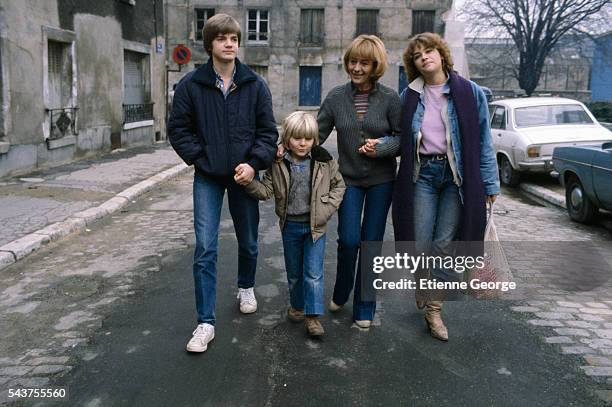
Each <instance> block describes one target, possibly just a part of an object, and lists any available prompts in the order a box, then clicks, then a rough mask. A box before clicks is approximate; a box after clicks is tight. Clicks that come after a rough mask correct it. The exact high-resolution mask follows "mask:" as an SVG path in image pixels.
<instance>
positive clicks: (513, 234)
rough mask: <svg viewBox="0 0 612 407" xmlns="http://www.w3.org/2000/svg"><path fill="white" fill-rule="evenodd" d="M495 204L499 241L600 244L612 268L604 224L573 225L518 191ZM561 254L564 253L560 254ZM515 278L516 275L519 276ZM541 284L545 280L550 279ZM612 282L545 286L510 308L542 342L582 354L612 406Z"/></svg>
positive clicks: (562, 214) (585, 366) (563, 214)
mask: <svg viewBox="0 0 612 407" xmlns="http://www.w3.org/2000/svg"><path fill="white" fill-rule="evenodd" d="M503 192H504V196H502V197H501V199H500V200H499V201H498V203H497V204H496V209H495V221H496V226H497V231H498V235H499V238H500V240H501V241H533V243H534V246H533V250H534V252H536V253H537V252H538V246H540V247H542V246H545V247H546V246H548V247H550V246H553V247H554V244H555V242H569V243H562V246H558V247H569V246H571V242H574V244H576V245H580V244H581V243H584V242H596V243H598V244H599V245H600V246H601V247H603V248H604V250H603V251H600V254H601V256H602V257H605V258H604V259H603V260H605V261H608V263H607V266H608V267H607V270H606V271H607V272H610V270H611V269H612V268H611V266H610V264H611V263H610V262H609V261H610V260H611V259H612V233H611V232H610V231H608V230H606V229H604V228H603V227H602V226H588V225H582V224H578V223H575V222H570V221H569V218H568V216H567V213H566V212H565V211H564V210H562V209H556V208H549V207H543V206H538V205H533V204H532V203H530V202H529V201H525V200H524V199H522V198H520V195H518V192H516V191H513V190H508V189H506V190H504V191H503ZM559 254H560V253H559ZM515 277H516V276H515ZM538 277H543V279H542V280H543V281H544V282H546V281H547V280H546V276H538ZM610 277H611V276H610V275H608V277H607V278H608V280H607V281H605V282H604V283H603V284H601V285H600V286H598V287H595V288H593V289H591V290H589V291H576V292H570V291H567V290H561V289H555V287H554V286H551V285H550V284H548V285H547V284H541V286H540V288H538V289H537V290H536V291H535V292H531V294H533V296H532V297H531V298H530V299H527V300H526V301H524V304H523V305H517V306H514V307H512V310H514V311H516V312H518V313H521V314H524V315H525V318H526V322H527V323H528V324H530V325H532V326H533V329H534V330H537V331H538V332H539V333H541V335H542V336H543V340H544V341H545V342H546V343H548V344H550V346H553V347H555V348H557V350H558V351H559V352H560V353H562V354H567V355H580V356H581V357H582V360H583V366H581V369H582V370H583V371H584V373H585V374H586V375H588V376H591V377H592V379H593V380H594V381H596V382H597V383H600V384H601V390H598V395H599V396H600V397H601V398H602V399H603V400H605V401H607V402H610V403H612V284H611V280H610Z"/></svg>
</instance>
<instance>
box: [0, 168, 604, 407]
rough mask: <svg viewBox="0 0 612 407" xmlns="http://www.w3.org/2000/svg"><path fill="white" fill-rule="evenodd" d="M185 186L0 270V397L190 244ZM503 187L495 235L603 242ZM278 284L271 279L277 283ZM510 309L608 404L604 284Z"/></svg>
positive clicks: (84, 354)
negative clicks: (572, 363) (573, 363)
mask: <svg viewBox="0 0 612 407" xmlns="http://www.w3.org/2000/svg"><path fill="white" fill-rule="evenodd" d="M190 183H191V174H187V175H184V176H181V177H180V178H178V179H176V180H173V181H170V182H169V186H168V187H167V188H164V189H163V190H161V191H156V192H155V196H156V198H155V199H154V198H153V197H152V194H151V193H149V194H148V195H144V196H143V197H141V198H140V200H139V202H138V203H137V204H136V205H132V206H130V207H127V208H126V209H124V210H122V212H121V213H118V214H116V215H114V216H113V217H111V218H109V219H105V220H103V221H101V222H100V223H99V224H96V225H95V229H94V230H92V231H91V232H86V233H83V234H78V235H74V236H71V237H69V238H67V239H65V240H64V241H61V242H59V243H52V244H50V245H49V246H47V247H46V248H44V249H42V250H41V251H40V252H38V253H35V254H33V255H32V256H30V257H28V258H26V259H25V260H23V261H21V262H20V263H18V264H15V265H13V266H10V267H9V268H7V269H5V270H3V272H2V279H1V280H0V331H2V333H3V340H2V341H1V342H0V389H1V390H2V392H0V403H2V402H6V401H7V393H6V389H8V388H14V387H16V386H22V387H37V388H40V387H43V386H46V385H49V384H52V383H53V382H55V381H56V380H57V379H58V378H60V377H61V376H63V375H66V374H67V373H68V372H70V371H71V370H72V369H73V367H74V366H75V365H76V364H77V363H79V362H81V361H90V360H93V359H95V358H96V357H98V354H96V353H94V352H91V351H89V350H88V346H87V345H88V344H89V343H90V342H89V341H90V340H91V338H92V337H93V333H94V332H98V331H100V330H101V329H103V327H104V324H103V322H104V320H105V319H106V318H107V317H108V316H109V314H110V313H112V310H113V307H114V306H115V305H116V304H118V303H120V302H122V301H134V300H138V298H139V296H141V295H142V288H141V287H142V283H143V281H144V280H146V279H147V278H148V277H149V276H151V275H152V274H154V273H157V272H159V271H160V268H161V267H162V262H163V261H171V260H172V255H173V254H172V253H173V252H176V251H177V250H178V249H187V248H189V247H190V246H191V247H192V246H193V239H194V237H193V228H192V213H191V201H190V200H189V199H186V198H185V196H186V195H175V194H174V193H173V188H174V189H176V188H179V189H182V190H189V189H190ZM505 192H506V196H504V197H502V198H501V199H500V201H499V203H498V204H497V205H496V219H497V226H498V233H499V234H500V239H502V240H508V241H510V240H515V241H521V240H532V241H534V242H550V241H553V240H554V241H601V242H604V243H606V242H607V243H606V244H608V245H609V244H610V240H611V236H610V233H609V232H608V231H606V230H605V229H603V228H596V227H590V226H585V225H579V224H575V223H571V222H569V220H568V219H567V215H566V214H565V213H564V212H563V211H561V210H557V209H554V208H546V207H541V206H534V205H532V203H530V202H528V201H525V200H524V199H523V198H521V197H520V195H516V194H515V193H514V192H512V191H505ZM158 199H159V200H160V201H159V202H158ZM262 211H272V204H271V203H270V202H268V203H266V204H264V206H262ZM233 236H234V233H233V227H232V223H231V221H230V220H229V219H228V216H227V210H226V209H224V216H223V221H222V223H221V232H220V238H221V239H223V238H231V239H233ZM390 238H392V236H391V235H390V234H388V236H387V239H390ZM260 240H261V242H262V244H268V245H269V244H275V243H278V242H279V241H280V233H279V231H278V226H277V223H276V219H275V218H274V217H270V218H269V219H268V220H267V221H264V222H262V224H261V225H260ZM537 244H538V243H534V250H537ZM328 250H333V249H332V248H331V247H328ZM169 253H170V254H169ZM609 253H612V250H610V252H609ZM265 263H266V264H267V266H268V267H272V268H275V269H282V268H283V266H282V256H281V255H280V253H279V255H278V256H273V257H268V258H267V259H265ZM264 267H265V265H264ZM327 267H329V265H328V266H327ZM283 280H284V278H283V277H282V276H280V279H279V282H280V283H281V284H282V283H283ZM270 293H272V294H270ZM258 294H259V295H260V296H262V297H266V295H278V289H277V287H276V286H275V285H269V286H263V287H259V288H258ZM185 295H191V293H187V294H185ZM513 310H514V311H516V312H517V313H518V315H524V320H525V324H526V325H529V326H531V327H532V329H533V330H534V332H536V333H537V334H538V335H540V336H541V337H542V341H543V342H544V344H545V346H550V347H554V348H556V349H557V350H558V351H559V353H560V354H568V355H573V357H575V356H576V355H580V356H581V357H582V359H583V365H582V370H583V371H584V374H585V375H587V376H590V377H591V378H592V380H593V381H594V382H595V383H596V384H597V386H598V388H599V389H600V390H598V392H599V393H598V394H599V396H600V397H601V398H602V399H603V400H612V398H611V396H610V394H611V390H612V380H611V379H612V292H611V291H610V287H609V286H601V287H598V288H597V289H594V290H592V291H590V292H580V293H570V292H565V291H562V290H559V289H553V288H546V287H542V288H541V289H539V291H538V295H537V297H534V298H533V299H527V300H525V301H521V302H519V303H516V304H513ZM278 318H279V317H278V316H266V317H264V318H262V319H261V324H263V325H266V324H268V325H269V324H274V323H276V322H277V320H278ZM380 319H384V309H383V306H382V304H381V307H380V312H379V313H378V320H377V321H375V325H377V324H378V325H379V324H380ZM150 333H151V332H150V331H148V330H144V331H143V332H142V333H141V334H142V337H143V338H144V337H146V336H147V335H149V334H150ZM112 334H113V333H112V332H111V331H108V332H106V335H112ZM136 343H137V342H136ZM137 348H138V345H137V344H136V345H133V346H131V347H130V349H127V350H126V352H127V353H129V352H135V351H136V350H137ZM568 357H572V356H568ZM500 374H501V373H500Z"/></svg>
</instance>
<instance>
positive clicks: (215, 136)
mask: <svg viewBox="0 0 612 407" xmlns="http://www.w3.org/2000/svg"><path fill="white" fill-rule="evenodd" d="M203 34H204V35H203V36H204V49H206V52H207V53H208V55H209V56H210V59H209V61H208V63H207V64H206V65H203V66H201V67H199V68H198V69H196V70H195V71H193V72H190V73H189V74H187V75H186V76H185V77H184V78H183V79H182V80H181V81H180V83H179V84H178V86H177V88H176V91H175V94H174V100H173V103H172V114H171V116H170V119H169V121H168V137H169V139H170V143H171V144H172V147H174V149H175V150H176V152H177V153H178V155H179V156H180V157H181V158H182V159H183V160H184V161H185V162H186V163H187V164H189V165H191V164H193V165H194V166H195V177H194V181H193V202H194V207H193V211H194V227H195V234H196V247H195V254H194V261H193V276H194V280H195V297H196V309H197V313H198V326H197V328H196V329H195V331H194V332H193V337H192V338H191V340H190V341H189V343H188V344H187V351H189V352H204V351H205V350H206V348H207V347H208V342H210V341H211V340H212V339H213V338H214V336H215V298H216V272H217V270H216V262H217V246H218V236H219V222H220V218H221V207H222V205H223V196H224V194H225V190H227V196H228V203H229V210H230V214H231V215H232V220H233V222H234V229H235V231H236V237H237V239H238V299H239V300H240V311H241V312H242V313H245V314H248V313H253V312H255V311H256V310H257V301H256V299H255V295H254V293H253V285H254V284H255V268H256V265H257V228H258V226H259V206H258V202H257V200H255V199H254V198H251V197H250V196H249V195H248V194H247V193H246V192H245V190H244V185H248V184H249V183H250V182H251V181H252V180H253V177H255V175H256V173H257V171H259V170H263V169H265V168H267V167H269V166H270V164H271V163H272V160H273V159H274V156H275V153H276V140H277V139H278V132H277V130H276V123H275V121H274V115H273V112H272V97H271V95H270V91H269V90H268V87H267V86H266V84H265V82H264V81H263V80H262V79H261V78H260V77H259V76H257V75H256V74H255V73H254V72H253V71H252V70H251V69H250V68H249V67H247V66H246V65H244V64H242V63H241V62H240V61H239V60H238V58H237V52H238V47H239V45H240V38H241V31H240V25H239V24H238V22H237V21H236V20H234V19H233V18H232V17H230V16H228V15H226V14H217V15H215V16H213V17H211V18H210V19H208V20H207V22H206V24H205V25H204V32H203Z"/></svg>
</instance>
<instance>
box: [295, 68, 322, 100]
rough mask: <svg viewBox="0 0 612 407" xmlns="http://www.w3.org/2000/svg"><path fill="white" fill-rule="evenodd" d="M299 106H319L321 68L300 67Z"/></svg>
mask: <svg viewBox="0 0 612 407" xmlns="http://www.w3.org/2000/svg"><path fill="white" fill-rule="evenodd" d="M299 99H300V100H299V104H300V106H319V105H320V104H321V67H320V66H300V96H299Z"/></svg>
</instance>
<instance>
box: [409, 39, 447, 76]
mask: <svg viewBox="0 0 612 407" xmlns="http://www.w3.org/2000/svg"><path fill="white" fill-rule="evenodd" d="M419 45H420V46H422V47H423V48H425V49H426V48H435V49H437V50H438V52H439V53H440V56H441V57H442V69H443V70H444V72H445V73H449V72H450V71H452V69H453V57H452V56H451V52H450V48H449V47H448V43H447V42H446V41H444V39H443V38H442V37H440V36H439V35H438V34H435V33H421V34H417V35H415V36H414V37H412V38H410V39H409V40H408V46H407V47H406V50H405V51H404V55H403V60H404V69H405V70H406V76H407V77H408V82H412V81H413V80H415V79H416V78H418V77H419V76H421V73H420V72H419V70H418V69H417V68H416V66H415V65H414V50H415V49H416V48H417V47H418V46H419Z"/></svg>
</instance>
